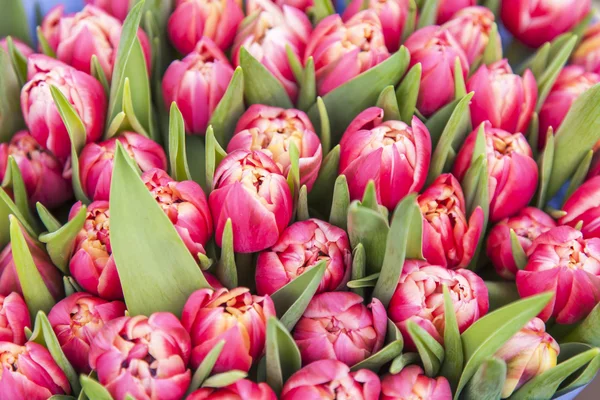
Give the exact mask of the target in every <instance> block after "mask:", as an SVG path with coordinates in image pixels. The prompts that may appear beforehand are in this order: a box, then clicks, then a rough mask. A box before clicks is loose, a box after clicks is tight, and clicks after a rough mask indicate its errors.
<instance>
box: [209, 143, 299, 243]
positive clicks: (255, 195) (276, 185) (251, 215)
mask: <svg viewBox="0 0 600 400" xmlns="http://www.w3.org/2000/svg"><path fill="white" fill-rule="evenodd" d="M213 188H214V189H213V191H212V192H211V193H210V196H209V198H208V204H209V206H210V210H211V213H212V217H213V222H214V224H215V241H216V242H217V245H218V246H221V240H222V238H223V229H224V228H225V224H226V223H227V219H229V218H231V223H232V228H233V249H234V251H235V252H238V253H254V252H258V251H261V250H264V249H266V248H268V247H271V246H273V245H274V244H275V243H276V242H277V239H279V234H280V233H281V232H283V230H284V229H285V227H286V226H287V224H288V223H289V222H290V219H291V218H292V195H291V193H290V187H289V186H288V183H287V181H286V179H285V178H284V177H283V175H281V171H280V169H279V167H278V166H277V164H275V162H274V161H273V160H271V158H270V157H269V156H268V155H267V154H265V153H263V152H261V151H252V152H250V151H244V150H236V151H234V152H233V153H230V154H229V155H228V156H227V157H225V158H224V159H223V160H222V161H221V163H220V164H219V166H218V168H217V170H216V171H215V176H214V180H213Z"/></svg>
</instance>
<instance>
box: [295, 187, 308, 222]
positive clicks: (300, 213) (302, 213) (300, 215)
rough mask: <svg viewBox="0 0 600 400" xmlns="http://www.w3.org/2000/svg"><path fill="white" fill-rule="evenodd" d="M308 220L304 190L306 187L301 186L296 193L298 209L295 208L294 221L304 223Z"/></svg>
mask: <svg viewBox="0 0 600 400" xmlns="http://www.w3.org/2000/svg"><path fill="white" fill-rule="evenodd" d="M309 218H310V213H309V212H308V189H306V185H302V187H300V192H299V193H298V207H297V208H296V220H297V221H306V220H307V219H309Z"/></svg>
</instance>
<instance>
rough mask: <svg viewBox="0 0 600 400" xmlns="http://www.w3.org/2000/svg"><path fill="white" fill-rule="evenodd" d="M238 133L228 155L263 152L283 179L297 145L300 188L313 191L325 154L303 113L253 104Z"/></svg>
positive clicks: (238, 125)
mask: <svg viewBox="0 0 600 400" xmlns="http://www.w3.org/2000/svg"><path fill="white" fill-rule="evenodd" d="M235 132H236V134H235V135H234V136H233V138H231V141H230V142H229V145H228V146H227V152H229V153H231V152H232V151H234V150H240V149H241V150H261V151H263V152H264V153H265V154H267V155H269V156H270V157H271V158H272V159H273V161H275V163H276V164H277V165H278V166H279V168H280V170H281V172H282V173H283V175H284V176H287V175H288V173H289V170H290V167H291V161H290V153H289V148H290V144H291V143H294V145H295V146H296V148H297V149H298V153H299V156H300V158H299V162H300V164H299V165H300V185H306V187H307V189H308V190H309V191H310V190H311V189H312V186H313V184H314V183H315V180H316V179H317V175H318V174H319V168H320V167H321V159H322V151H321V142H320V141H319V137H318V136H317V134H316V133H315V128H313V125H312V123H311V122H310V119H308V115H306V114H305V113H304V112H302V111H300V110H296V109H293V108H291V109H287V110H286V109H283V108H278V107H270V106H265V105H262V104H254V105H252V106H250V107H249V108H248V110H246V112H245V113H244V114H243V115H242V116H241V117H240V120H239V121H238V123H237V126H236V129H235Z"/></svg>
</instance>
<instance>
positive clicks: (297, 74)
mask: <svg viewBox="0 0 600 400" xmlns="http://www.w3.org/2000/svg"><path fill="white" fill-rule="evenodd" d="M285 54H286V55H287V59H288V63H289V65H290V68H291V70H292V73H293V74H294V79H295V80H296V82H300V81H301V80H302V74H303V73H304V67H302V61H300V58H299V57H298V56H297V55H296V53H294V50H292V48H291V47H290V45H289V44H286V45H285Z"/></svg>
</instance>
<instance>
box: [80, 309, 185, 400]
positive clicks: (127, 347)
mask: <svg viewBox="0 0 600 400" xmlns="http://www.w3.org/2000/svg"><path fill="white" fill-rule="evenodd" d="M189 359H190V335H188V333H187V332H186V330H185V329H184V328H183V326H181V322H179V320H178V319H177V317H175V316H174V315H173V314H171V313H167V312H157V313H154V314H152V315H150V317H149V318H148V317H146V316H144V315H138V316H135V317H120V318H117V319H113V320H112V321H110V322H108V323H107V324H105V325H104V327H103V328H102V329H101V330H100V331H99V332H98V333H97V334H96V336H95V337H94V339H93V340H92V346H91V348H90V366H91V367H92V369H94V370H96V372H97V373H98V381H99V382H100V383H101V384H102V385H104V387H105V388H106V389H107V390H108V391H109V392H110V394H111V395H112V397H113V398H114V399H115V400H124V399H125V398H126V397H127V396H128V395H130V396H131V397H133V398H134V399H137V400H151V399H161V400H163V399H164V400H178V399H181V398H182V397H183V395H184V394H185V392H186V390H187V388H188V386H189V384H190V381H191V380H192V372H191V371H190V370H189V369H187V364H188V361H189Z"/></svg>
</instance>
